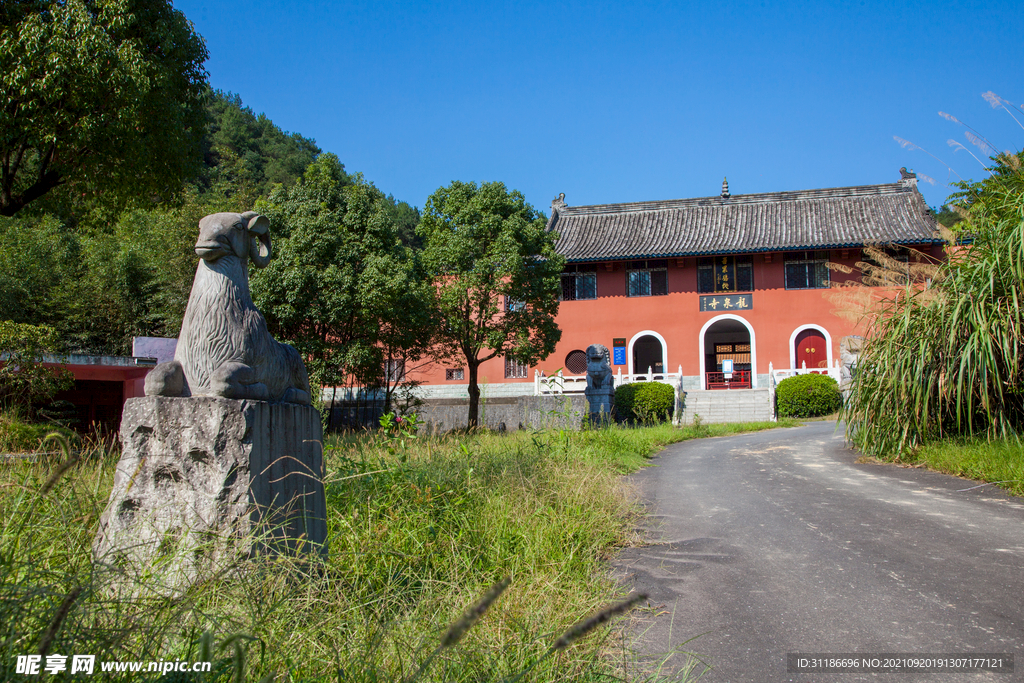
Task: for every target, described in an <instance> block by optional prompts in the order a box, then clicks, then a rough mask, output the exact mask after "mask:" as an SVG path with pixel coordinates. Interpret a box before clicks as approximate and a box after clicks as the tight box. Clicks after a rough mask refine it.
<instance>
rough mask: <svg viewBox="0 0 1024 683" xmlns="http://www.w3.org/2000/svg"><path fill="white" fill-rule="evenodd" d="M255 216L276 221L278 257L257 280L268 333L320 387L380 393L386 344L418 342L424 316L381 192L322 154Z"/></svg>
mask: <svg viewBox="0 0 1024 683" xmlns="http://www.w3.org/2000/svg"><path fill="white" fill-rule="evenodd" d="M256 208H257V210H258V211H259V212H261V213H263V214H264V215H266V216H267V217H268V218H269V219H270V224H271V235H272V238H273V251H274V252H275V257H274V258H273V260H272V261H271V262H270V265H269V266H267V267H266V268H264V269H263V270H261V271H259V272H258V273H252V275H251V277H252V293H253V300H254V301H255V302H256V305H257V306H259V307H260V309H261V310H262V311H263V314H264V315H265V316H266V318H267V323H268V326H269V327H270V329H271V331H272V332H273V333H274V334H275V335H278V336H279V337H280V338H282V339H286V340H288V341H289V342H290V343H292V344H294V345H295V346H296V348H297V349H298V350H299V352H300V353H302V354H303V356H305V357H306V359H307V367H308V368H309V370H310V377H311V379H312V381H313V382H314V383H317V384H320V385H321V386H338V385H344V384H346V383H347V382H348V381H349V380H350V379H355V380H356V381H357V382H359V383H360V384H363V385H364V386H367V385H368V386H380V378H381V375H382V373H383V368H384V357H383V353H384V352H383V347H382V343H383V342H384V341H387V342H388V344H389V345H390V346H391V348H397V347H402V346H403V345H409V344H411V343H412V342H415V341H416V338H417V336H418V334H414V333H410V332H409V330H408V329H406V326H407V325H408V324H410V322H411V321H416V320H422V316H421V312H420V311H421V309H423V308H424V304H423V302H422V301H417V300H416V298H417V293H418V292H419V291H421V289H422V287H421V286H419V285H417V276H416V269H415V263H414V261H413V259H412V254H411V252H410V251H409V250H408V249H406V248H405V247H403V246H402V245H401V243H400V242H399V240H398V235H397V232H396V230H395V225H394V223H393V221H392V219H391V213H390V208H389V203H388V201H387V199H386V198H385V196H384V194H383V193H382V192H381V191H380V190H378V189H377V188H375V187H374V186H373V185H371V184H370V183H367V182H366V181H364V180H363V179H362V177H361V176H358V175H356V176H349V175H348V174H346V173H345V170H344V167H343V166H342V165H341V163H340V162H339V161H338V158H337V157H336V156H335V155H333V154H321V155H320V156H319V157H318V158H317V160H316V161H315V162H313V163H312V164H311V165H310V166H309V167H308V168H307V169H306V172H305V175H304V177H303V178H302V180H300V181H299V182H298V183H296V184H295V185H293V186H291V187H285V186H278V187H277V188H276V189H275V190H274V191H273V192H272V193H271V194H270V197H268V198H267V199H266V200H265V201H260V202H258V203H257V205H256Z"/></svg>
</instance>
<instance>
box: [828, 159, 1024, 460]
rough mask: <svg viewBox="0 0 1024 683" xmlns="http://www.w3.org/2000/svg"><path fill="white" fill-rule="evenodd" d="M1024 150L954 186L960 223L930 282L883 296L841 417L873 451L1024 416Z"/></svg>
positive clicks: (1011, 423)
mask: <svg viewBox="0 0 1024 683" xmlns="http://www.w3.org/2000/svg"><path fill="white" fill-rule="evenodd" d="M1021 162H1022V155H1020V154H1017V155H1002V156H1000V157H999V158H997V159H996V165H995V167H994V168H993V174H992V176H991V177H989V178H987V179H986V180H984V181H982V182H980V183H965V184H963V185H962V186H961V189H962V192H960V193H958V195H954V197H956V198H957V201H958V202H959V203H960V205H961V208H964V210H965V216H966V217H965V219H964V221H963V222H962V223H960V225H959V229H960V230H961V231H962V232H964V233H967V234H970V235H972V236H973V242H972V244H971V245H970V246H969V247H967V248H960V249H952V250H951V251H950V255H949V260H948V261H947V262H945V263H943V264H941V266H940V267H939V270H938V272H937V273H936V274H935V276H934V277H932V278H931V282H930V284H929V286H927V287H926V286H923V285H922V284H916V285H907V286H906V287H905V288H903V289H902V290H901V291H900V292H899V296H897V297H893V298H889V299H886V300H884V301H883V302H882V303H881V305H880V308H879V310H878V311H877V316H878V317H877V322H876V329H875V331H874V333H873V334H872V335H871V336H870V337H869V338H868V340H867V343H866V345H865V348H864V350H863V352H862V355H861V358H860V360H859V362H858V366H857V376H856V378H855V379H856V381H855V382H854V385H853V387H852V390H851V393H850V396H849V398H848V399H847V402H846V405H845V406H844V408H843V417H844V419H845V420H846V422H847V425H848V430H849V433H850V435H851V438H852V440H853V441H854V443H855V444H856V445H857V447H858V448H860V449H861V450H863V451H864V452H866V453H870V454H876V455H885V456H899V455H901V454H903V453H906V452H907V451H909V450H911V449H913V448H915V447H917V446H920V445H922V444H924V443H925V442H927V441H928V440H929V439H931V438H935V437H944V436H955V435H961V436H971V435H981V434H984V435H987V436H988V437H990V438H992V437H997V436H998V437H1007V436H1009V435H1011V434H1015V433H1017V432H1018V431H1019V430H1020V428H1021V425H1022V421H1024V400H1022V399H1024V387H1022V381H1024V375H1022V367H1021V365H1022V360H1024V359H1022V358H1021V344H1020V340H1021V339H1022V337H1024V318H1022V310H1021V307H1022V298H1024V286H1022V285H1024V174H1022V173H1021V165H1022V164H1021Z"/></svg>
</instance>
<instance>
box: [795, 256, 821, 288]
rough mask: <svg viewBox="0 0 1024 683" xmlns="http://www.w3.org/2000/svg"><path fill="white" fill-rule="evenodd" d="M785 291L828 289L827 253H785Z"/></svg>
mask: <svg viewBox="0 0 1024 683" xmlns="http://www.w3.org/2000/svg"><path fill="white" fill-rule="evenodd" d="M785 260H786V289H823V288H825V287H828V268H827V267H826V265H825V264H827V263H828V252H827V251H791V252H787V253H786V257H785Z"/></svg>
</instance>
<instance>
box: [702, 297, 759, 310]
mask: <svg viewBox="0 0 1024 683" xmlns="http://www.w3.org/2000/svg"><path fill="white" fill-rule="evenodd" d="M753 307H754V297H753V296H752V295H750V294H715V295H713V296H712V295H709V296H702V297H701V298H700V310H701V311H702V312H703V311H712V312H719V313H721V312H722V311H726V312H728V311H749V310H750V309H752V308H753Z"/></svg>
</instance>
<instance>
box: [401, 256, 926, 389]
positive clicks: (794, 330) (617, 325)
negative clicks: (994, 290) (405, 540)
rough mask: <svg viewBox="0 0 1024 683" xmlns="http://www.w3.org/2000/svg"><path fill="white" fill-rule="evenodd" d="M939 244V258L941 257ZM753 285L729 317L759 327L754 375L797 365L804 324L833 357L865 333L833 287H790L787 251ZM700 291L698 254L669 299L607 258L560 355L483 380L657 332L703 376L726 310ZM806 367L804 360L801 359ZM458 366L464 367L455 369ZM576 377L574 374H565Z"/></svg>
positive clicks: (554, 365)
mask: <svg viewBox="0 0 1024 683" xmlns="http://www.w3.org/2000/svg"><path fill="white" fill-rule="evenodd" d="M941 253H942V252H941V248H939V247H935V248H934V250H933V252H932V255H933V256H936V257H938V256H941ZM860 259H861V252H860V250H859V249H843V250H840V249H836V250H832V251H830V253H829V260H830V261H831V262H834V263H839V264H842V265H846V266H850V267H851V268H852V267H853V266H854V264H855V263H856V262H857V261H858V260H860ZM753 275H754V290H753V291H752V292H750V293H749V296H750V297H752V302H753V307H752V308H751V309H750V310H742V311H731V312H729V315H732V316H736V317H737V318H742V320H743V321H745V322H746V323H747V324H748V325H749V326H750V327H751V328H752V329H753V339H752V347H753V348H752V355H753V358H752V360H753V362H754V366H755V367H754V372H755V373H756V374H761V375H764V374H766V373H767V372H768V364H769V363H771V364H772V365H773V366H774V367H775V368H776V369H782V368H789V367H791V363H793V360H792V358H793V356H795V353H791V351H793V342H794V341H795V336H796V335H797V334H798V333H799V331H800V330H801V329H806V328H808V327H811V328H818V329H820V330H821V331H823V333H824V334H823V336H824V338H825V339H826V340H827V341H828V342H830V343H829V349H828V353H827V357H828V359H830V360H831V362H832V363H834V362H835V361H836V360H837V359H838V358H839V340H840V339H841V338H842V337H844V336H846V335H850V334H862V333H863V330H862V329H860V328H859V327H858V326H857V325H855V324H854V323H852V322H850V321H849V320H847V319H845V318H843V317H840V316H838V315H836V311H835V309H836V305H835V304H834V303H833V302H831V301H830V300H829V299H828V295H829V294H830V292H831V290H830V289H802V290H795V289H790V290H787V289H786V282H785V264H784V261H783V254H782V253H773V254H755V255H753ZM829 275H830V279H831V281H832V282H833V283H841V282H844V281H847V280H851V279H859V275H858V274H857V273H856V271H854V273H851V274H849V275H847V274H844V273H842V272H840V271H837V270H831V271H830V273H829ZM701 296H702V295H701V294H700V293H698V291H697V259H696V258H692V257H691V258H684V259H669V263H668V294H667V295H662V296H648V297H628V296H626V269H625V262H617V263H604V264H599V265H598V267H597V298H596V299H591V300H582V301H563V302H562V303H561V304H560V306H559V312H558V326H559V328H560V329H561V330H562V338H561V340H560V341H559V343H558V345H557V346H556V348H555V352H554V353H553V354H551V355H550V356H549V357H548V358H547V359H545V360H543V361H541V362H540V363H538V364H537V365H536V366H534V367H531V368H530V371H529V372H528V373H527V375H528V376H527V378H525V379H507V378H506V377H505V365H504V360H503V359H501V358H496V359H493V360H491V361H488V362H486V363H484V364H483V365H482V366H481V370H480V376H481V381H482V382H486V383H489V384H496V383H516V382H533V376H534V370H541V371H543V372H544V373H545V374H546V375H549V376H550V375H552V374H554V373H555V372H557V371H558V370H559V369H562V368H563V367H564V365H565V358H566V356H567V355H568V354H569V352H571V351H573V350H577V349H581V350H582V349H586V347H587V346H589V345H590V344H604V345H605V346H607V347H608V348H609V349H612V348H613V339H615V338H625V339H626V340H627V344H630V343H631V342H632V341H633V340H634V339H635V338H637V336H638V335H639V334H640V333H642V332H647V331H650V332H654V333H656V336H660V337H661V338H662V339H663V340H664V344H665V347H666V354H665V355H666V356H667V359H666V360H667V364H666V366H665V369H664V370H665V372H670V373H674V372H677V371H678V368H679V366H682V369H683V375H684V376H688V377H698V376H701V373H702V370H703V371H704V372H706V371H709V370H713V369H714V368H702V364H701V361H702V354H701V337H702V334H701V331H702V330H703V329H704V328H705V326H706V325H707V324H708V323H710V322H711V321H713V320H716V319H722V316H723V313H724V311H722V310H718V311H706V312H702V311H700V297H701ZM631 359H632V353H631V349H630V347H629V346H627V353H626V364H625V365H613V368H612V369H613V371H615V372H616V373H617V372H618V371H619V370H620V369H621V371H622V372H623V374H626V373H628V372H630V367H629V363H630V361H631ZM795 364H796V365H799V363H795ZM452 367H457V366H454V365H453V366H452ZM646 371H647V368H634V369H633V372H635V373H642V372H646ZM566 374H570V373H566ZM415 379H418V380H421V381H422V382H423V383H424V384H426V385H452V386H457V385H460V384H465V381H447V380H446V379H445V367H443V366H436V365H435V366H433V367H432V368H429V369H428V370H427V371H426V372H419V373H416V374H415Z"/></svg>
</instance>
